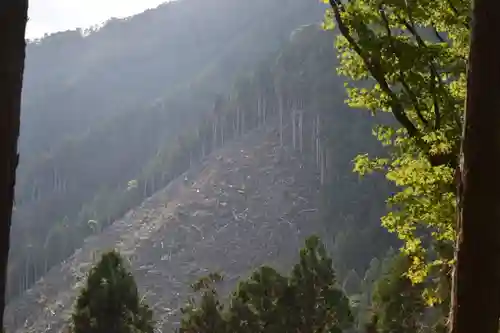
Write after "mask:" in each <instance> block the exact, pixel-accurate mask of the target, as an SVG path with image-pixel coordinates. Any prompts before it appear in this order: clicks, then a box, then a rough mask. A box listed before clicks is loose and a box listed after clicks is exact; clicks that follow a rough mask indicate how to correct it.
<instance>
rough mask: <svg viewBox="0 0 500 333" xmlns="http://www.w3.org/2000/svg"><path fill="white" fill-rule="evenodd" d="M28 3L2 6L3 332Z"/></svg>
mask: <svg viewBox="0 0 500 333" xmlns="http://www.w3.org/2000/svg"><path fill="white" fill-rule="evenodd" d="M27 20H28V0H7V1H2V2H0V45H1V46H0V228H1V229H0V328H2V327H3V311H4V307H5V285H6V272H7V260H8V257H9V237H10V225H11V217H12V207H13V203H14V185H15V177H16V176H15V174H16V167H17V162H18V154H17V139H18V137H19V122H20V114H21V90H22V82H23V73H24V58H25V49H26V42H25V40H24V35H25V30H26V22H27Z"/></svg>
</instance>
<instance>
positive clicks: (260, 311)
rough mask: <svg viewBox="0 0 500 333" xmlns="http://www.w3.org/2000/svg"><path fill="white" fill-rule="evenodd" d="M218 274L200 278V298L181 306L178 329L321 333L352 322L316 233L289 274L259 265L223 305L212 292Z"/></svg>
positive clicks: (218, 332)
mask: <svg viewBox="0 0 500 333" xmlns="http://www.w3.org/2000/svg"><path fill="white" fill-rule="evenodd" d="M218 281H219V279H218V278H217V276H215V275H212V276H210V277H208V278H205V279H202V280H200V281H199V282H198V283H197V284H196V285H195V290H202V295H201V299H200V301H199V302H198V303H197V302H196V301H194V300H191V301H190V302H189V304H188V306H186V307H185V308H184V309H183V312H184V318H183V320H182V323H181V329H180V332H181V333H194V332H204V333H223V332H228V333H229V332H239V333H240V332H241V333H250V332H252V333H258V332H262V333H271V332H272V333H292V332H294V333H295V332H301V333H320V332H325V333H326V332H341V331H342V330H343V329H345V328H349V327H351V325H352V322H353V318H352V314H351V311H350V308H349V301H348V299H347V297H346V296H345V295H344V293H343V292H342V291H341V290H340V289H339V288H338V287H337V281H336V278H335V272H334V270H333V268H332V260H331V259H330V258H329V257H328V256H327V254H326V251H325V249H324V247H323V245H322V244H321V243H320V241H319V239H318V238H317V237H311V238H309V239H307V241H306V246H305V248H303V249H302V250H301V251H300V262H299V263H298V264H296V265H295V266H294V268H293V270H292V273H291V274H290V276H282V275H280V274H279V273H278V272H277V271H276V270H274V269H273V268H270V267H261V268H260V269H259V270H258V271H256V272H255V273H254V274H253V275H252V276H251V277H250V278H249V279H248V280H246V281H243V282H241V283H240V284H239V286H238V288H237V290H236V292H235V293H234V294H233V296H232V297H231V299H230V302H229V305H228V306H227V307H226V308H225V307H224V306H223V304H222V303H221V302H220V301H219V299H218V295H217V292H216V290H215V282H218Z"/></svg>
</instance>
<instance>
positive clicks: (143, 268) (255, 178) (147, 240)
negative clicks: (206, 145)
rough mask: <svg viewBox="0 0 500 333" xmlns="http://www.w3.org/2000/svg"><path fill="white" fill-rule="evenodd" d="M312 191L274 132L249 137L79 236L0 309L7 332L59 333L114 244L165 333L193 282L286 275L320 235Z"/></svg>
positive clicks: (307, 169) (313, 179)
mask: <svg viewBox="0 0 500 333" xmlns="http://www.w3.org/2000/svg"><path fill="white" fill-rule="evenodd" d="M318 187H319V185H318V181H317V174H316V169H315V167H314V166H313V162H312V161H310V162H308V161H307V159H305V158H301V157H300V156H299V154H294V153H293V152H292V151H291V149H290V148H286V147H285V148H280V146H279V137H278V135H277V131H276V130H275V129H274V128H269V127H268V128H266V129H264V128H261V129H259V130H257V131H254V132H252V133H250V134H248V135H247V136H245V137H243V138H242V139H241V140H239V141H236V142H233V143H231V144H229V145H226V146H225V147H224V148H222V149H220V150H218V151H216V152H214V153H213V154H212V155H210V156H209V157H208V158H207V159H206V160H205V161H204V162H203V164H202V165H200V166H195V167H193V168H192V169H191V170H189V171H188V172H187V173H186V174H184V175H182V176H181V177H179V178H178V179H177V180H175V181H174V182H172V183H171V184H170V185H169V186H168V187H167V188H165V189H163V190H161V191H159V192H157V193H156V194H155V195H154V196H152V197H151V198H149V199H147V200H146V201H145V202H144V203H143V204H142V205H141V206H140V207H138V208H137V209H135V210H133V211H130V212H129V213H128V214H126V216H124V217H123V218H122V219H121V220H119V221H116V222H115V223H114V224H112V225H111V226H110V227H109V228H107V229H106V230H104V231H103V232H102V233H101V234H99V235H96V236H94V237H91V238H89V239H87V240H86V242H85V245H84V247H83V248H82V249H80V250H78V251H77V252H76V253H75V254H74V255H73V256H72V257H70V258H69V259H68V260H67V261H66V262H65V263H64V264H63V265H60V266H58V267H55V268H53V269H52V270H51V271H49V273H48V274H47V275H46V276H45V278H44V279H43V280H42V281H39V282H38V283H37V284H36V285H35V287H34V288H32V289H31V290H29V291H28V292H27V293H25V294H24V295H23V296H22V297H20V298H18V299H16V300H14V301H13V302H11V303H10V304H9V306H8V308H7V311H6V314H5V317H6V325H7V330H8V332H19V333H20V332H23V333H24V332H37V333H38V332H59V331H60V330H61V329H62V327H63V324H64V318H67V315H68V313H69V311H70V310H71V309H72V302H73V300H74V298H75V295H76V293H77V291H78V288H79V286H80V285H81V282H79V281H82V277H84V275H85V272H86V271H87V270H88V269H89V267H90V265H91V264H92V262H94V261H95V259H96V257H97V256H96V252H97V253H98V252H101V251H104V250H107V249H110V248H112V247H115V248H117V249H118V250H119V251H121V252H122V253H123V254H124V255H126V256H127V257H128V258H129V259H130V261H131V264H132V267H133V271H134V274H135V276H136V279H137V283H138V285H139V286H140V288H141V290H142V292H143V293H145V294H146V295H147V300H148V302H149V304H150V305H151V306H152V307H153V309H154V311H155V314H156V316H157V319H158V320H159V322H160V324H159V328H162V330H163V331H164V332H168V331H171V329H172V326H175V325H176V323H177V321H178V319H179V317H178V314H179V311H178V310H179V308H180V307H181V306H182V305H183V304H184V303H185V301H186V300H187V298H188V295H189V293H190V289H189V284H190V283H192V282H194V281H195V280H196V278H197V277H200V276H203V275H205V274H207V273H208V272H210V271H222V272H223V273H224V275H225V278H226V285H225V286H224V287H225V288H227V289H226V291H228V290H229V289H228V288H230V287H233V286H234V285H235V283H236V281H237V280H238V279H240V278H242V277H245V276H247V275H248V274H249V273H250V272H251V271H252V270H254V269H255V268H256V267H258V266H260V265H263V264H269V265H273V266H274V267H277V268H279V269H286V268H288V267H289V266H290V265H291V264H292V263H293V262H294V260H295V259H296V257H297V250H298V248H299V247H300V246H301V245H302V242H303V240H304V238H305V237H306V236H307V235H310V234H312V233H322V231H323V228H322V226H321V225H320V223H319V219H318V218H317V217H318V210H317V203H318V194H319V193H318V189H317V188H318ZM325 240H326V241H327V240H328V239H325Z"/></svg>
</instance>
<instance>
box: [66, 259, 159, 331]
mask: <svg viewBox="0 0 500 333" xmlns="http://www.w3.org/2000/svg"><path fill="white" fill-rule="evenodd" d="M71 319H72V322H71V330H72V333H109V332H116V333H152V332H153V329H154V323H153V320H152V312H151V310H149V308H148V306H147V305H146V304H144V303H143V302H142V300H140V299H139V293H138V291H137V286H136V284H135V281H134V278H133V276H132V274H130V273H129V272H128V271H127V269H126V267H125V264H124V261H123V259H122V257H121V256H120V254H119V253H117V252H114V251H111V252H108V253H105V254H103V256H102V258H101V260H100V262H99V263H98V264H97V265H96V266H95V267H93V268H92V270H91V271H90V274H89V276H88V279H87V284H86V286H85V287H84V288H83V289H82V291H81V293H80V295H79V297H78V299H77V300H76V303H75V309H74V312H73V314H72V318H71Z"/></svg>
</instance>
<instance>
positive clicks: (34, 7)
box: [26, 0, 167, 38]
mask: <svg viewBox="0 0 500 333" xmlns="http://www.w3.org/2000/svg"><path fill="white" fill-rule="evenodd" d="M166 1H167V0H31V1H30V4H29V5H30V8H29V18H30V20H29V22H28V26H27V31H26V35H27V37H28V38H36V37H41V36H43V34H45V33H47V32H49V33H50V32H56V31H62V30H68V29H74V28H86V27H89V26H91V25H94V24H99V23H101V22H103V21H106V20H107V19H109V18H110V17H126V16H130V15H133V14H137V13H140V12H143V11H144V10H146V9H148V8H154V7H156V6H158V5H159V4H161V3H163V2H166Z"/></svg>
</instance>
